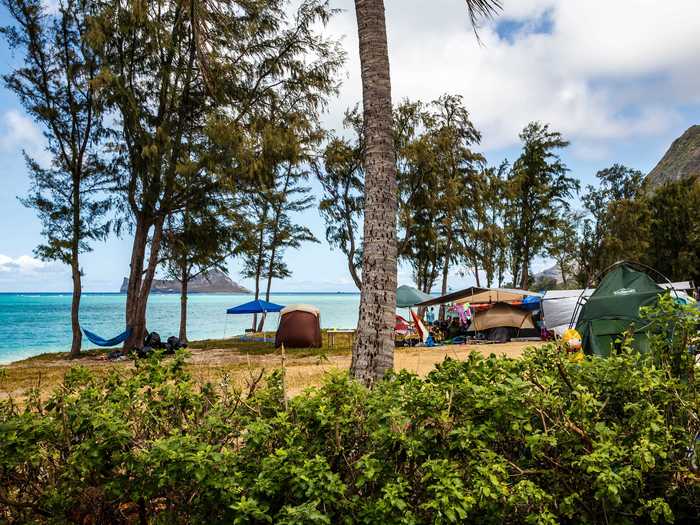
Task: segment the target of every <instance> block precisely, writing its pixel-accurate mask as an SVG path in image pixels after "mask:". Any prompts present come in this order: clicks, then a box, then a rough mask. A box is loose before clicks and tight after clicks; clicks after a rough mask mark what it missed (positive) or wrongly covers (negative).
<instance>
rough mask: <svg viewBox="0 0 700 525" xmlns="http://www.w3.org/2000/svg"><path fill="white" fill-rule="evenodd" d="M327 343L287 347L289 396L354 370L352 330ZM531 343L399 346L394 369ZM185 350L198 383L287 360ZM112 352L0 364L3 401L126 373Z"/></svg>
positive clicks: (255, 350) (252, 349) (265, 347)
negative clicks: (82, 371)
mask: <svg viewBox="0 0 700 525" xmlns="http://www.w3.org/2000/svg"><path fill="white" fill-rule="evenodd" d="M341 335H342V336H344V337H340V336H341ZM323 342H324V345H323V347H322V348H320V349H313V348H311V349H310V348H285V358H284V366H285V369H286V384H287V388H288V394H289V395H296V394H298V393H300V392H301V391H303V390H304V389H306V388H308V387H312V386H317V385H319V384H320V383H321V382H322V381H323V378H324V377H325V376H326V375H327V374H329V373H336V372H338V371H343V370H348V369H349V368H350V358H351V344H352V338H351V335H350V334H336V341H335V344H334V346H333V347H329V346H328V337H327V334H326V333H324V337H323ZM528 346H533V343H516V342H513V343H504V344H498V345H451V346H443V347H435V348H421V347H414V348H397V349H396V352H395V355H394V359H395V369H397V370H401V369H405V370H408V371H410V372H413V373H416V374H419V375H425V374H427V373H428V372H429V371H430V370H432V369H433V368H434V366H435V364H437V363H440V362H442V361H443V360H444V359H445V358H452V359H464V358H466V357H467V355H468V354H469V353H470V352H473V351H478V352H481V353H484V354H490V353H495V354H497V355H506V356H508V357H518V356H520V355H521V353H522V351H523V350H524V349H525V348H526V347H528ZM187 351H188V354H189V356H188V358H187V365H186V367H187V370H188V372H189V373H190V374H191V375H192V378H193V380H194V381H196V382H198V383H200V384H205V383H214V384H216V383H219V382H224V381H225V382H227V383H229V384H233V385H236V386H238V387H240V388H242V389H245V388H246V385H247V384H248V383H249V382H250V381H252V380H254V379H255V378H256V377H257V376H259V375H260V374H266V373H269V372H271V371H272V370H275V369H278V368H281V367H282V362H283V360H282V352H281V350H280V349H276V348H274V344H272V343H265V342H255V341H240V340H238V341H237V340H235V339H233V338H232V339H208V340H204V341H195V342H192V343H191V344H190V346H189V348H188V350H187ZM108 352H109V351H107V350H87V351H85V352H83V353H81V356H80V357H79V358H77V359H71V357H70V354H69V353H68V352H60V353H52V354H41V355H38V356H35V357H31V358H27V359H24V360H22V361H17V362H15V363H12V364H9V365H4V366H0V400H3V399H4V400H7V399H9V398H11V399H12V400H13V402H17V403H23V402H24V401H25V400H26V399H27V398H28V396H31V395H39V396H41V397H42V398H47V397H48V396H49V395H50V394H51V392H52V391H54V390H55V389H56V388H57V387H59V386H60V385H61V383H62V382H63V378H64V375H65V373H66V372H67V371H68V370H69V369H70V368H71V367H74V366H84V367H86V368H88V369H89V370H91V371H92V372H93V373H94V374H96V375H98V376H102V375H107V374H109V373H111V372H113V371H117V372H125V371H127V370H129V369H131V368H133V367H134V366H135V364H134V361H133V360H131V359H126V360H122V361H110V360H108V359H107V355H106V354H107V353H108Z"/></svg>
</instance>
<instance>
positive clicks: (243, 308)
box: [226, 299, 284, 314]
mask: <svg viewBox="0 0 700 525" xmlns="http://www.w3.org/2000/svg"><path fill="white" fill-rule="evenodd" d="M282 308H284V306H282V305H279V304H275V303H268V302H267V301H263V300H262V299H258V300H257V301H250V302H249V303H245V304H239V305H238V306H234V307H233V308H229V309H228V310H226V313H227V314H264V313H266V312H267V313H270V312H279V311H280V310H281V309H282Z"/></svg>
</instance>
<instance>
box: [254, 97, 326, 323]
mask: <svg viewBox="0 0 700 525" xmlns="http://www.w3.org/2000/svg"><path fill="white" fill-rule="evenodd" d="M249 134H251V135H255V136H256V137H257V139H255V138H253V139H252V140H253V141H255V142H257V144H258V145H257V147H256V151H257V154H256V157H255V161H254V162H251V163H250V169H251V177H252V178H254V179H255V180H257V181H259V183H258V185H257V186H255V187H254V188H253V194H251V195H250V197H249V199H250V206H249V208H248V209H247V211H248V212H249V213H248V214H249V215H250V216H251V217H253V219H254V220H253V226H252V228H250V232H249V238H248V242H247V249H246V250H244V252H243V256H244V259H243V260H244V269H243V275H244V277H248V278H251V279H253V280H254V283H255V285H254V287H255V288H254V289H255V299H256V300H257V299H258V298H259V297H260V294H261V292H262V289H261V281H262V280H264V281H265V300H266V301H269V300H270V292H271V289H272V280H273V279H285V278H287V277H289V276H290V275H291V272H290V270H289V268H288V266H287V264H286V263H285V261H284V253H285V251H286V250H287V249H290V248H291V249H298V248H300V247H301V245H302V243H304V242H318V240H317V239H316V237H315V236H314V235H313V233H312V232H311V230H310V229H309V228H308V227H306V226H304V225H302V224H298V223H296V222H295V214H298V213H301V212H303V211H305V210H307V209H309V208H310V207H311V206H312V205H313V204H314V202H315V199H314V197H313V195H311V193H310V192H311V187H310V186H308V185H307V182H308V179H309V175H310V169H309V168H308V166H309V165H310V164H311V162H312V159H313V157H314V154H315V151H316V148H317V146H318V144H319V143H320V141H321V139H322V137H323V133H322V132H321V130H320V128H319V127H318V121H317V119H315V118H309V117H308V115H306V114H305V113H304V112H303V111H301V110H300V108H296V107H295V106H294V104H292V105H291V106H288V107H284V108H275V110H274V111H271V112H267V113H266V114H265V115H264V116H261V117H260V118H259V119H258V120H257V122H256V124H255V125H254V126H251V127H250V129H249ZM264 322H265V315H263V316H262V318H261V320H260V323H259V324H257V316H256V315H254V316H253V329H257V330H259V331H261V330H262V329H263V327H264Z"/></svg>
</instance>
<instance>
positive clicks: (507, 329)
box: [468, 303, 535, 341]
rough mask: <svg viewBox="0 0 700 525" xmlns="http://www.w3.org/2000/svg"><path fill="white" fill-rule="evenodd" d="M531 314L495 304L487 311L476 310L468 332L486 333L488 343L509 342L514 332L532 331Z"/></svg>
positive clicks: (533, 325)
mask: <svg viewBox="0 0 700 525" xmlns="http://www.w3.org/2000/svg"><path fill="white" fill-rule="evenodd" d="M534 328H535V324H534V323H533V321H532V313H531V312H528V311H527V310H523V309H522V308H517V307H515V306H513V305H510V304H507V303H496V304H495V305H494V306H493V307H491V308H489V309H488V310H477V311H476V313H475V314H474V319H473V320H472V324H471V325H470V326H469V330H468V331H469V332H487V334H486V336H487V339H488V340H489V341H509V340H510V338H511V337H512V336H513V334H514V332H518V331H520V330H530V329H534Z"/></svg>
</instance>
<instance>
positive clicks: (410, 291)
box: [396, 284, 431, 308]
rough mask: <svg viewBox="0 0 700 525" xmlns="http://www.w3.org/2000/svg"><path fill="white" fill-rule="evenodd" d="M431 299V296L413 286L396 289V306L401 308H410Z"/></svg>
mask: <svg viewBox="0 0 700 525" xmlns="http://www.w3.org/2000/svg"><path fill="white" fill-rule="evenodd" d="M430 298H431V296H430V295H429V294H427V293H425V292H421V291H420V290H418V289H416V288H414V287H413V286H406V285H405V284H404V285H403V286H399V287H398V288H397V289H396V306H397V307H399V308H410V307H411V306H415V305H417V304H418V303H421V302H423V301H427V300H429V299H430Z"/></svg>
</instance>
